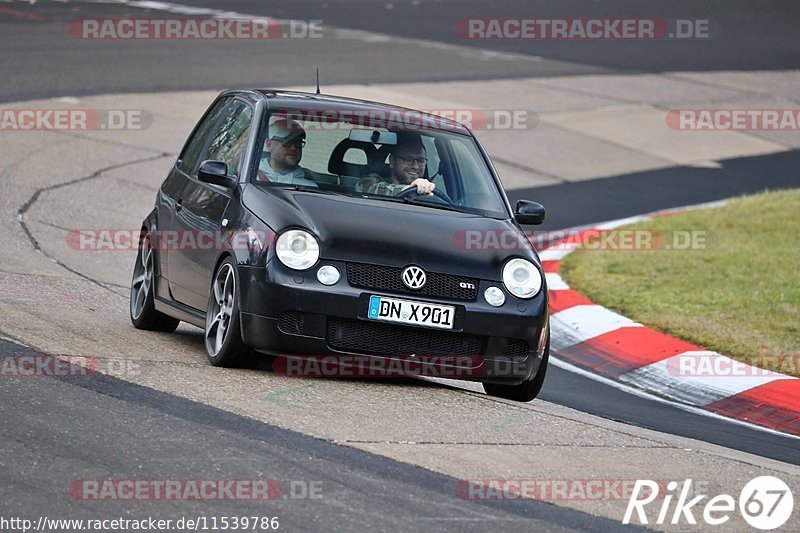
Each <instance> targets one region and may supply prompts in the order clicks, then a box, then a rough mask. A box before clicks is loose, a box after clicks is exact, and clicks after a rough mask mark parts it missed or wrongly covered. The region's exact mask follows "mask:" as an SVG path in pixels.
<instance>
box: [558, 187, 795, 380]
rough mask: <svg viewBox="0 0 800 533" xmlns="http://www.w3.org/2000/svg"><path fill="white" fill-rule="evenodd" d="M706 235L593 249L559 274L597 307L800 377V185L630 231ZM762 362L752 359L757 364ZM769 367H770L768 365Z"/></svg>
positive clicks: (565, 264) (578, 254) (662, 219)
mask: <svg viewBox="0 0 800 533" xmlns="http://www.w3.org/2000/svg"><path fill="white" fill-rule="evenodd" d="M628 228H635V229H647V230H659V231H661V232H664V235H665V236H666V237H667V238H666V240H665V241H664V242H665V243H670V242H671V238H670V237H671V236H672V235H673V234H672V233H670V232H673V231H674V230H679V231H684V230H689V231H692V230H693V231H700V232H705V233H704V235H705V236H706V241H707V242H706V245H705V246H704V247H697V248H703V249H689V250H680V251H677V250H675V249H669V250H667V249H660V250H645V251H638V250H637V251H620V250H588V249H582V250H579V251H577V252H575V253H572V254H570V255H569V256H567V257H566V258H565V260H564V261H563V262H562V264H561V269H560V274H561V275H562V276H563V277H564V278H565V279H566V281H567V283H569V285H570V287H571V288H573V289H576V290H578V291H579V292H581V293H583V294H585V295H586V296H588V297H589V298H590V299H591V300H592V301H594V302H596V303H598V304H600V305H603V306H605V307H608V308H610V309H614V310H616V311H617V312H619V313H621V314H623V315H625V316H627V317H629V318H632V319H633V320H635V321H637V322H641V323H643V324H646V325H648V326H650V327H652V328H654V329H657V330H659V331H662V332H664V333H668V334H670V335H673V336H675V337H678V338H681V339H684V340H686V341H689V342H692V343H694V344H697V345H699V346H701V347H703V348H705V349H709V350H714V351H717V352H719V353H723V354H725V355H729V356H732V357H734V358H738V359H742V360H744V361H746V362H748V363H750V364H756V362H757V361H758V358H759V357H767V356H789V357H787V358H786V359H785V360H784V361H783V363H782V364H781V365H780V366H779V367H777V368H776V367H774V366H773V367H772V369H776V370H779V371H782V372H784V373H793V374H794V375H800V368H797V366H796V363H795V364H792V363H791V361H795V362H796V361H798V360H800V189H795V190H790V191H779V192H769V193H764V194H759V195H756V196H749V197H742V198H738V199H736V200H733V201H731V202H730V203H729V204H727V205H725V206H723V207H720V208H715V209H704V210H698V211H693V212H690V213H682V214H677V215H672V216H667V217H659V218H655V219H653V220H650V221H647V222H643V223H639V224H634V225H632V226H626V229H628ZM754 358H755V359H754ZM762 366H765V367H767V368H770V366H771V365H769V364H765V365H762Z"/></svg>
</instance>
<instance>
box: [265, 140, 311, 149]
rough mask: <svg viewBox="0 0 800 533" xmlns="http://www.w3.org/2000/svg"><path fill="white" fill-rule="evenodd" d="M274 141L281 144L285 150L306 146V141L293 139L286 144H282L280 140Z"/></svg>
mask: <svg viewBox="0 0 800 533" xmlns="http://www.w3.org/2000/svg"><path fill="white" fill-rule="evenodd" d="M273 140H275V141H278V142H279V143H281V146H283V147H284V148H291V147H292V146H294V147H296V148H303V147H304V146H305V145H306V140H305V139H291V140H289V141H286V142H281V141H280V139H273Z"/></svg>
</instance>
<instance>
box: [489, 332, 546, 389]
mask: <svg viewBox="0 0 800 533" xmlns="http://www.w3.org/2000/svg"><path fill="white" fill-rule="evenodd" d="M549 360H550V334H549V333H548V335H547V344H546V345H545V348H544V356H543V357H542V362H541V364H540V365H539V371H538V372H536V375H535V376H533V379H530V380H528V381H523V382H522V383H520V384H519V385H496V384H494V383H484V384H483V389H484V390H485V391H486V394H488V395H490V396H497V397H498V398H505V399H507V400H514V401H515V402H530V401H532V400H535V399H536V397H537V396H539V393H540V392H541V391H542V386H543V385H544V378H545V375H546V374H547V364H548V361H549Z"/></svg>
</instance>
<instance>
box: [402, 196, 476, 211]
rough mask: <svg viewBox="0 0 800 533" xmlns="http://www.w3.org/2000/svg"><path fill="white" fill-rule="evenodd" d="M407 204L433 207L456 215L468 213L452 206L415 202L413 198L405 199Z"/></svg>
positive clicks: (422, 201)
mask: <svg viewBox="0 0 800 533" xmlns="http://www.w3.org/2000/svg"><path fill="white" fill-rule="evenodd" d="M403 200H405V203H407V204H414V205H424V206H425V207H432V208H434V209H444V210H445V211H455V212H456V213H466V211H462V210H461V209H459V208H457V207H455V206H453V205H450V204H438V203H433V202H426V201H425V200H415V199H412V198H404V199H403Z"/></svg>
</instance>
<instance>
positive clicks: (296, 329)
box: [278, 311, 305, 335]
mask: <svg viewBox="0 0 800 533" xmlns="http://www.w3.org/2000/svg"><path fill="white" fill-rule="evenodd" d="M304 322H305V321H304V320H303V313H300V312H299V311H286V312H285V313H281V314H280V316H279V317H278V329H279V330H281V331H282V332H284V333H288V334H289V335H302V334H303V327H304V325H305V324H304Z"/></svg>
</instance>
